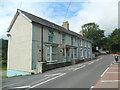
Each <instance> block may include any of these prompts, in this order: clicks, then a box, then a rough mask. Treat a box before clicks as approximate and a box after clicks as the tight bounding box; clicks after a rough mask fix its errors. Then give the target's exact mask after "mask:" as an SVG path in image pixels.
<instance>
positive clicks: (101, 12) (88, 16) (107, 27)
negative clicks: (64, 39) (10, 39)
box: [0, 0, 119, 39]
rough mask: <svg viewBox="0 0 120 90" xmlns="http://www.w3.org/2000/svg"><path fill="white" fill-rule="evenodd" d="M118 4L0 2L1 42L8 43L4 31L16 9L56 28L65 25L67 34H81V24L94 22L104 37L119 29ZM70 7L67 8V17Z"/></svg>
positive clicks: (99, 0)
mask: <svg viewBox="0 0 120 90" xmlns="http://www.w3.org/2000/svg"><path fill="white" fill-rule="evenodd" d="M118 1H119V0H0V38H4V39H7V36H6V34H7V32H6V31H7V28H8V27H9V25H10V22H11V21H12V19H13V17H14V15H15V13H16V11H17V9H18V8H19V9H21V10H24V11H27V12H29V13H32V14H34V15H37V16H39V17H41V18H44V19H47V20H49V21H51V22H53V23H56V24H58V25H62V22H64V21H68V22H69V24H70V30H72V31H74V32H77V33H79V31H80V30H81V26H82V25H83V24H86V23H90V22H95V23H96V24H98V25H99V27H100V29H102V30H104V31H105V35H106V36H107V35H109V34H110V33H111V32H112V31H113V30H114V29H115V28H118ZM70 2H71V4H70ZM69 4H70V7H69V10H68V13H67V15H66V12H67V8H68V6H69ZM65 16H66V17H65Z"/></svg>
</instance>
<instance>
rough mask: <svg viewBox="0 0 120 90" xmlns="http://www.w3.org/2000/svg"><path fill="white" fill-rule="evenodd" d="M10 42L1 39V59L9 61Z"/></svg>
mask: <svg viewBox="0 0 120 90" xmlns="http://www.w3.org/2000/svg"><path fill="white" fill-rule="evenodd" d="M7 49H8V40H4V39H0V55H2V56H0V59H2V60H7Z"/></svg>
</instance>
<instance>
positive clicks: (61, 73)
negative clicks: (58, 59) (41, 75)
mask: <svg viewBox="0 0 120 90" xmlns="http://www.w3.org/2000/svg"><path fill="white" fill-rule="evenodd" d="M60 74H62V73H55V74H48V75H45V76H56V75H60Z"/></svg>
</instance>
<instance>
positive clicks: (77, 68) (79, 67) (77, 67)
mask: <svg viewBox="0 0 120 90" xmlns="http://www.w3.org/2000/svg"><path fill="white" fill-rule="evenodd" d="M85 66H86V65H82V66H81V67H77V68H75V69H73V71H76V70H78V69H80V68H83V67H85Z"/></svg>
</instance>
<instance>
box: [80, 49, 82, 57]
mask: <svg viewBox="0 0 120 90" xmlns="http://www.w3.org/2000/svg"><path fill="white" fill-rule="evenodd" d="M80 54H81V57H83V49H82V48H81V50H80Z"/></svg>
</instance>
